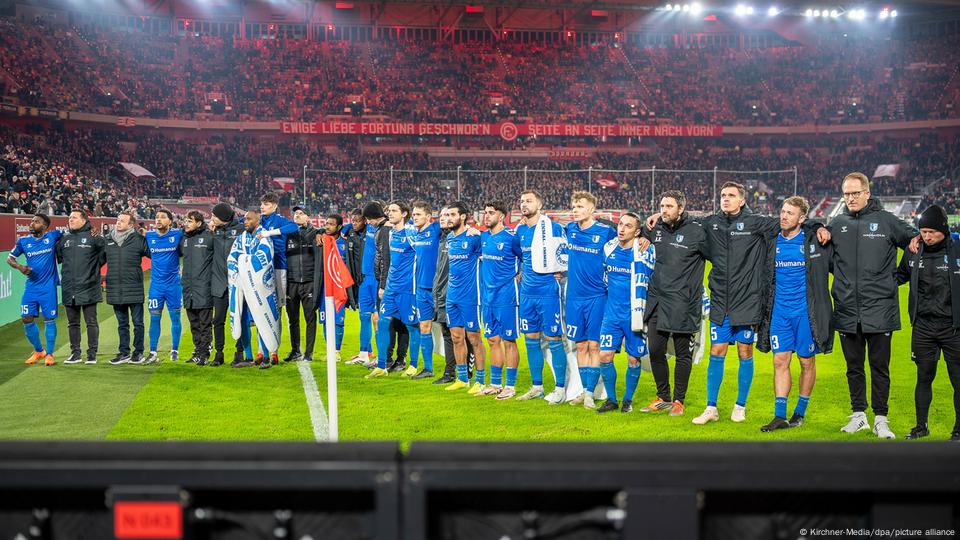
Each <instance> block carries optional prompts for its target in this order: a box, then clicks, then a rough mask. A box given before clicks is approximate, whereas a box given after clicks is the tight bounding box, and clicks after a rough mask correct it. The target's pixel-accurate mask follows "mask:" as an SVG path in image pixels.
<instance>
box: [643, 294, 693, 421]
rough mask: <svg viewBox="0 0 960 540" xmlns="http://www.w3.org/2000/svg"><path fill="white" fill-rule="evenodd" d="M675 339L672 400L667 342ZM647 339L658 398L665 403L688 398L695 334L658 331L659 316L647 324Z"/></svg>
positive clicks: (655, 315)
mask: <svg viewBox="0 0 960 540" xmlns="http://www.w3.org/2000/svg"><path fill="white" fill-rule="evenodd" d="M670 338H673V350H674V351H675V352H676V354H677V361H676V365H675V366H674V373H673V399H672V400H671V399H670V365H669V364H667V341H668V340H669V339H670ZM647 339H648V340H649V342H650V370H651V371H653V379H654V381H656V383H657V397H659V398H660V399H662V400H664V401H679V402H680V403H683V400H684V399H685V398H686V397H687V385H688V384H689V382H690V371H691V369H692V368H693V334H676V333H671V332H660V331H658V330H657V314H656V312H654V314H653V316H652V317H650V320H649V321H648V322H647Z"/></svg>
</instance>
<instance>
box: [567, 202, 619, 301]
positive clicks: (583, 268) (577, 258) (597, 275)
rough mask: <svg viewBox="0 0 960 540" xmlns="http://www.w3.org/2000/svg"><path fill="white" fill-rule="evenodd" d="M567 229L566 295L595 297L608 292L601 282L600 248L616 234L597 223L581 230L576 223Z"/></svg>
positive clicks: (569, 224)
mask: <svg viewBox="0 0 960 540" xmlns="http://www.w3.org/2000/svg"><path fill="white" fill-rule="evenodd" d="M566 230H567V296H568V297H570V298H576V299H578V300H579V299H586V298H596V297H598V296H603V295H605V294H606V292H607V284H606V283H605V282H604V280H603V259H604V256H603V246H604V245H606V243H607V242H609V241H610V240H611V239H613V238H616V236H617V231H616V230H614V229H613V228H612V227H610V226H609V225H605V224H603V223H600V222H599V221H598V222H596V223H594V224H593V225H591V226H589V227H587V228H586V229H585V230H580V224H579V223H577V222H576V221H574V222H571V223H568V224H567V226H566Z"/></svg>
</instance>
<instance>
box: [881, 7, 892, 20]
mask: <svg viewBox="0 0 960 540" xmlns="http://www.w3.org/2000/svg"><path fill="white" fill-rule="evenodd" d="M889 16H890V10H889V9H887V8H883V9H882V10H880V18H881V19H886V18H887V17H889Z"/></svg>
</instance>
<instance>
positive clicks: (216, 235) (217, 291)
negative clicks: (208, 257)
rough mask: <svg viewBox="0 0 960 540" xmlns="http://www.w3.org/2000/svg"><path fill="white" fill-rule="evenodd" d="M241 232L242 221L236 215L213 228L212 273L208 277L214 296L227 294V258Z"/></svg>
mask: <svg viewBox="0 0 960 540" xmlns="http://www.w3.org/2000/svg"><path fill="white" fill-rule="evenodd" d="M241 234H243V222H241V221H240V219H239V218H237V217H236V216H234V217H233V219H232V220H230V222H229V223H225V224H223V225H220V226H219V227H215V228H214V229H213V274H212V275H211V277H210V293H211V294H212V295H213V296H216V297H218V298H219V297H222V296H223V295H225V294H227V289H228V288H229V286H230V284H229V283H228V282H227V259H228V258H229V257H230V250H231V249H233V244H234V242H236V241H237V237H238V236H240V235H241Z"/></svg>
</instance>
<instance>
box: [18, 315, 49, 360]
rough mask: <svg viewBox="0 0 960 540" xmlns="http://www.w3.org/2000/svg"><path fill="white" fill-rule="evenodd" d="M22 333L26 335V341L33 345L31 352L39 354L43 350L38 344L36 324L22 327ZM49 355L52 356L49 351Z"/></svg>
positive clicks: (38, 337)
mask: <svg viewBox="0 0 960 540" xmlns="http://www.w3.org/2000/svg"><path fill="white" fill-rule="evenodd" d="M23 333H24V334H26V335H27V341H29V342H30V344H31V345H33V350H34V351H36V352H40V351H42V350H43V344H42V343H40V328H38V327H37V323H35V322H30V324H25V325H23ZM50 354H53V351H50Z"/></svg>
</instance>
